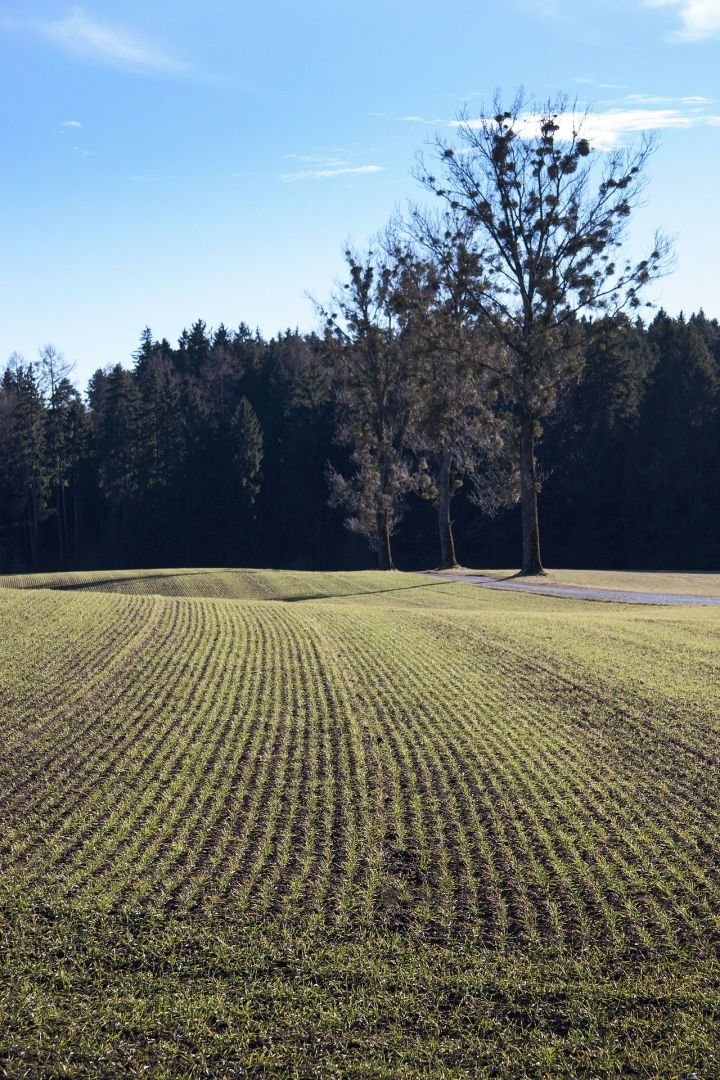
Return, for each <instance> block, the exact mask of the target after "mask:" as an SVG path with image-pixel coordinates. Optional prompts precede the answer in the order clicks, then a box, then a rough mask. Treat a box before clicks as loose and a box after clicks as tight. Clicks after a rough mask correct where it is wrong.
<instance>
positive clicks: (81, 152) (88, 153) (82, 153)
mask: <svg viewBox="0 0 720 1080" xmlns="http://www.w3.org/2000/svg"><path fill="white" fill-rule="evenodd" d="M73 153H75V154H77V155H78V157H95V151H94V150H86V149H85V148H84V147H83V146H73Z"/></svg>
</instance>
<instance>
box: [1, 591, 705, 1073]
mask: <svg viewBox="0 0 720 1080" xmlns="http://www.w3.org/2000/svg"><path fill="white" fill-rule="evenodd" d="M3 584H4V585H9V584H12V585H13V586H15V587H14V588H4V589H0V736H1V737H2V743H1V748H0V830H1V837H0V868H1V869H2V873H3V878H2V880H3V884H2V917H3V920H4V936H5V940H6V946H7V965H8V968H7V970H8V973H9V975H10V976H12V980H13V982H12V987H11V988H9V989H7V990H6V992H5V997H4V1000H5V1004H6V1008H7V1010H8V1016H7V1021H8V1023H7V1031H8V1032H9V1034H8V1035H6V1036H5V1038H4V1042H3V1041H2V1039H3V1036H2V1035H0V1055H1V1056H0V1061H4V1062H5V1063H6V1066H5V1067H6V1069H7V1075H10V1076H25V1075H27V1076H38V1075H41V1076H44V1075H47V1076H56V1075H69V1076H106V1075H107V1076H115V1075H118V1076H119V1075H139V1074H141V1072H142V1071H143V1070H145V1074H147V1075H153V1076H155V1075H156V1076H177V1075H183V1076H196V1075H197V1076H204V1075H213V1076H214V1075H217V1076H226V1075H227V1076H244V1075H248V1073H249V1072H250V1073H252V1071H253V1070H254V1071H255V1074H258V1075H259V1074H271V1073H272V1074H275V1075H298V1076H315V1075H318V1076H324V1075H337V1076H346V1075H365V1076H385V1075H386V1076H397V1075H402V1076H418V1075H438V1076H477V1075H508V1076H523V1075H534V1076H545V1075H548V1076H551V1075H568V1076H571V1075H598V1076H605V1075H608V1076H609V1075H627V1073H628V1072H632V1070H635V1073H636V1074H637V1075H668V1076H675V1075H677V1076H681V1075H682V1076H687V1075H690V1074H692V1073H693V1072H694V1073H695V1074H696V1075H697V1076H717V1075H720V1057H718V1039H717V1033H716V1022H717V1020H718V989H719V988H720V974H719V972H718V965H717V960H716V957H717V946H718V943H719V942H720V784H719V781H720V620H719V619H718V616H717V614H716V613H713V611H712V610H707V609H705V610H704V609H697V610H687V609H682V610H677V609H670V610H668V609H655V608H653V609H647V608H645V609H632V608H627V607H620V606H616V605H612V604H611V605H602V607H600V606H599V605H590V604H583V603H582V602H575V601H568V600H553V599H550V598H548V597H538V596H528V595H515V594H512V595H509V594H504V593H497V592H490V591H485V590H479V589H478V590H475V589H470V588H468V587H466V586H463V585H461V584H455V585H449V584H445V583H443V582H441V581H434V580H430V579H428V578H422V577H414V576H412V575H398V574H385V575H382V574H376V573H367V574H363V573H357V574H338V575H333V574H298V573H284V572H272V571H247V572H243V571H231V570H218V571H193V570H178V571H134V572H124V573H117V574H94V575H91V574H85V575H66V576H60V575H53V576H48V577H43V578H38V577H35V578H22V579H14V580H9V579H3ZM278 965H279V966H278ZM7 985H8V987H10V983H9V982H8V984H7ZM433 987H434V989H433ZM93 1002H95V1004H94V1005H93V1004H92V1003H93ZM382 1003H384V1004H382ZM381 1004H382V1007H381ZM213 1017H214V1018H215V1019H214V1020H213V1019H212V1018H213ZM383 1018H384V1019H383ZM0 1030H2V1025H0ZM423 1032H424V1033H425V1034H424V1035H422V1033H423ZM148 1070H149V1071H148ZM493 1070H495V1071H494V1072H493ZM643 1070H644V1071H643ZM653 1070H654V1071H653Z"/></svg>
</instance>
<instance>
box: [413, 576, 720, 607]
mask: <svg viewBox="0 0 720 1080" xmlns="http://www.w3.org/2000/svg"><path fill="white" fill-rule="evenodd" d="M427 575H428V577H434V578H442V579H443V580H445V581H459V582H461V583H462V584H463V585H483V586H485V588H488V589H506V590H509V591H511V592H531V593H540V594H541V595H545V596H565V597H569V598H570V599H571V600H605V601H614V602H615V603H619V604H667V605H671V606H678V607H686V606H688V605H691V606H694V605H696V604H699V605H703V606H708V607H720V596H690V595H688V594H687V593H653V592H625V591H624V590H622V589H593V588H590V587H588V586H584V585H550V584H548V585H538V584H535V583H534V582H533V583H530V582H525V581H497V580H496V579H495V578H491V577H486V576H485V575H484V574H453V573H446V572H444V571H441V570H428V571H427Z"/></svg>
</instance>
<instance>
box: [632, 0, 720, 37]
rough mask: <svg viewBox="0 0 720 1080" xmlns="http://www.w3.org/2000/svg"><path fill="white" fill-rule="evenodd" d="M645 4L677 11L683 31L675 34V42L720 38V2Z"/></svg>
mask: <svg viewBox="0 0 720 1080" xmlns="http://www.w3.org/2000/svg"><path fill="white" fill-rule="evenodd" d="M645 4H646V5H647V6H648V7H654V8H658V7H670V8H674V9H675V10H676V11H677V13H678V15H679V17H680V23H681V29H680V30H678V31H677V32H676V33H675V34H673V39H674V40H675V41H688V42H690V41H704V40H706V39H707V38H713V37H719V36H720V0H645Z"/></svg>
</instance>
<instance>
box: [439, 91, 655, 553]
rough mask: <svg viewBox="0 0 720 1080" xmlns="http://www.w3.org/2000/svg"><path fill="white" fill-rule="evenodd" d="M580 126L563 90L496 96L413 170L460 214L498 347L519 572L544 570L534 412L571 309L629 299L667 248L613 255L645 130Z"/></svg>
mask: <svg viewBox="0 0 720 1080" xmlns="http://www.w3.org/2000/svg"><path fill="white" fill-rule="evenodd" d="M591 133H592V123H591V117H589V115H588V114H587V113H586V114H583V115H578V114H576V113H575V112H573V111H569V109H568V101H567V99H566V98H565V97H562V96H560V97H558V98H556V99H555V100H554V101H551V102H549V103H547V104H545V105H544V106H542V107H538V106H537V105H535V104H534V103H533V102H532V101H529V100H528V99H526V98H525V96H524V95H523V94H519V95H518V96H517V97H516V99H515V101H514V103H513V105H512V107H511V108H510V109H509V110H504V109H503V108H502V105H501V102H500V99H499V98H498V97H496V99H495V106H494V111H493V115H491V116H490V115H482V116H480V117H479V118H478V119H469V118H468V117H467V116H463V117H462V118H461V119H460V120H459V121H458V134H459V138H460V142H461V146H460V147H459V148H455V147H454V146H451V145H449V144H447V143H446V142H443V141H441V140H438V142H437V147H436V149H437V158H438V161H439V166H440V169H439V171H440V172H441V177H440V178H437V177H436V176H434V175H432V173H431V172H430V171H429V170H428V169H427V168H426V167H425V166H424V165H423V166H421V170H420V174H419V178H420V179H421V181H422V182H423V183H424V184H425V185H426V186H427V187H428V188H429V189H431V190H432V191H434V192H435V193H436V194H437V195H438V196H440V197H441V198H443V199H445V200H447V202H448V203H449V206H450V208H451V209H452V211H453V212H454V213H455V214H458V215H460V216H461V217H462V218H464V219H465V221H466V222H467V223H468V226H469V228H470V229H471V231H472V233H473V236H474V240H475V247H476V250H477V252H478V255H479V263H480V266H481V272H480V273H479V274H478V275H477V278H476V281H475V283H474V302H475V308H476V310H477V311H478V312H481V313H482V314H483V316H484V317H485V319H486V320H487V323H488V324H489V325H490V326H492V328H493V331H494V333H495V335H496V336H497V339H498V340H499V341H500V342H502V343H503V345H504V346H505V348H506V350H507V360H506V373H505V394H506V397H507V400H508V402H510V403H511V406H512V412H513V415H514V418H515V421H516V426H517V444H518V451H519V473H520V503H521V514H522V573H523V574H542V573H544V570H543V565H542V558H541V552H540V529H539V523H538V505H537V493H538V487H539V483H538V473H537V463H536V455H535V444H536V440H537V438H538V435H539V434H540V430H541V427H540V425H541V422H542V420H543V419H544V418H545V417H547V416H548V415H549V414H550V413H551V412H552V411H553V410H554V409H555V407H556V405H557V403H558V400H559V399H560V397H561V395H562V394H563V392H564V391H565V390H566V389H567V387H568V386H569V385H571V384H572V382H573V381H574V380H575V379H576V378H577V376H578V375H579V373H580V371H581V368H582V364H583V349H582V345H581V339H580V335H579V334H578V332H577V331H578V320H579V318H580V317H582V316H592V315H593V314H595V313H598V314H601V315H604V316H607V315H610V316H614V315H617V314H618V313H620V312H621V311H623V310H626V309H633V308H636V307H638V306H639V304H640V299H639V292H640V290H641V289H642V287H643V286H644V285H646V284H647V283H648V282H649V281H650V280H651V279H653V278H654V277H657V276H658V274H659V273H660V272H661V271H662V269H663V267H664V265H665V262H666V258H667V255H668V250H669V246H668V243H667V241H666V240H664V239H663V238H662V237H659V236H658V237H656V241H655V246H654V248H653V250H652V251H651V252H650V254H649V255H648V256H647V257H646V258H643V259H641V260H640V261H639V262H636V263H633V262H630V261H629V260H627V259H623V258H621V257H620V249H621V248H622V247H623V245H624V244H625V241H626V238H627V226H628V221H629V218H630V215H631V213H632V210H633V209H634V208H635V207H637V205H638V201H639V198H640V195H641V193H642V191H643V188H644V186H645V182H646V166H647V162H648V157H649V155H650V153H651V152H652V149H653V143H652V140H647V139H646V140H644V141H643V142H642V143H641V145H640V146H639V147H638V148H635V149H629V150H626V149H616V150H612V151H610V152H607V153H599V152H598V151H596V150H593V148H592V146H591V139H590V135H591ZM436 171H438V170H436ZM587 339H588V332H587V330H586V331H585V333H584V334H583V339H582V340H583V341H587Z"/></svg>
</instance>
